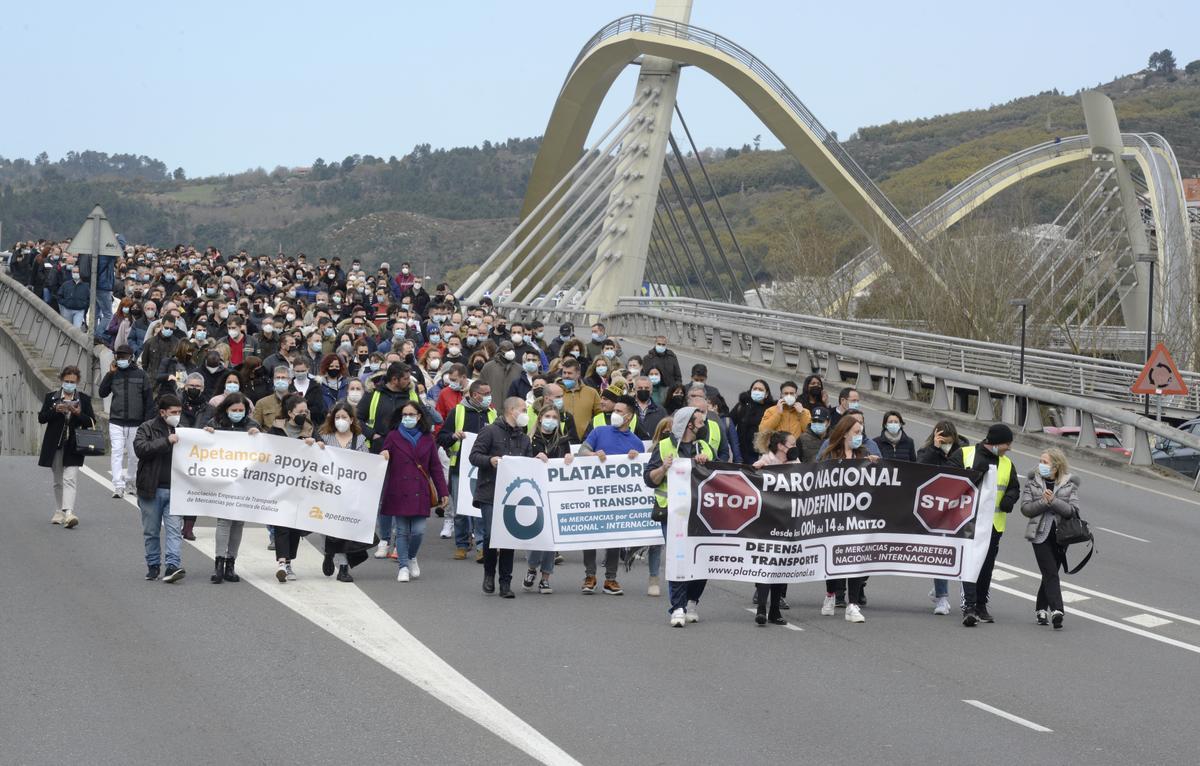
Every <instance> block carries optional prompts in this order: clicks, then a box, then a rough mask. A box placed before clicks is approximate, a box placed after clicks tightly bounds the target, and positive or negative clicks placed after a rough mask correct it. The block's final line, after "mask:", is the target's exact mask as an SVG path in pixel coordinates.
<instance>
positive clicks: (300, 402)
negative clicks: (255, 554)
mask: <svg viewBox="0 0 1200 766" xmlns="http://www.w3.org/2000/svg"><path fill="white" fill-rule="evenodd" d="M255 419H256V420H257V418H255ZM267 433H269V434H272V435H274V436H283V437H286V438H288V439H300V440H301V441H303V442H304V443H305V444H307V445H309V446H312V445H314V444H316V440H315V439H313V422H312V419H311V418H310V417H309V414H308V402H306V401H304V397H302V396H300V394H296V393H292V394H288V395H287V396H286V397H285V398H284V400H283V407H282V409H281V410H280V411H279V414H278V416H277V419H276V420H275V422H274V424H273V425H272V426H271V428H270V430H268V431H267ZM273 529H274V530H275V537H274V540H275V559H276V562H275V579H276V580H278V581H279V582H281V583H282V582H288V581H291V580H295V579H296V573H295V572H294V571H293V570H292V562H293V561H295V559H296V555H297V554H298V553H299V552H300V538H301V537H306V536H308V532H304V531H301V530H299V529H292V528H291V527H280V526H275V527H273Z"/></svg>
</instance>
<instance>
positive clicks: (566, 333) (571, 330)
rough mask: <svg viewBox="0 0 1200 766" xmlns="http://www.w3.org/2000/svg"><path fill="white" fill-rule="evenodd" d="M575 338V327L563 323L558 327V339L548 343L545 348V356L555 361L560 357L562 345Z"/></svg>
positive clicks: (568, 323)
mask: <svg viewBox="0 0 1200 766" xmlns="http://www.w3.org/2000/svg"><path fill="white" fill-rule="evenodd" d="M574 337H575V325H573V324H571V323H570V322H563V323H562V324H560V325H559V326H558V337H557V338H554V339H553V340H551V341H550V344H549V345H548V346H546V356H548V357H550V358H551V359H557V358H558V357H559V356H561V355H562V347H563V344H564V343H566V342H567V341H569V340H572V339H574Z"/></svg>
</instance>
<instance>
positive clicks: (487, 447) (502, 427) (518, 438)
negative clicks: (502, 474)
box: [469, 396, 542, 598]
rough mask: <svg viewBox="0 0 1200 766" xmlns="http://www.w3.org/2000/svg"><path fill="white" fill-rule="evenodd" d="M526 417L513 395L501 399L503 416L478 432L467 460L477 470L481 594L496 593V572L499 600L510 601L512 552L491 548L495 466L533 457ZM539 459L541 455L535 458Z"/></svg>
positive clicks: (523, 402) (522, 401)
mask: <svg viewBox="0 0 1200 766" xmlns="http://www.w3.org/2000/svg"><path fill="white" fill-rule="evenodd" d="M528 419H529V414H528V413H527V412H526V411H525V400H524V399H518V398H516V397H515V396H514V397H512V398H511V399H505V400H504V405H503V414H502V416H501V417H500V418H497V420H496V422H495V423H492V424H491V425H489V426H487V427H486V428H484V429H483V430H482V431H480V432H479V436H478V437H477V438H476V439H475V445H474V446H473V447H472V448H471V454H470V456H469V460H470V461H471V465H473V466H475V467H476V468H478V469H479V478H478V480H477V481H476V483H475V493H474V503H475V506H476V507H477V508H479V510H480V513H481V515H482V520H483V592H484V593H485V594H488V595H490V594H492V593H495V592H496V575H497V568H498V569H499V575H500V577H499V579H500V583H499V584H500V594H499V595H500V598H513V597H514V594H513V591H512V570H513V551H512V550H511V549H505V550H497V549H495V548H492V547H491V528H492V510H493V508H494V504H495V502H496V498H495V494H496V467H497V466H498V465H500V461H501V460H502V459H503V458H505V457H534V455H533V449H532V444H531V442H530V440H529V436H528V435H527V434H526V433H525V428H526V426H528V425H529V423H528V422H527V421H528ZM538 457H542V456H540V455H539V456H538Z"/></svg>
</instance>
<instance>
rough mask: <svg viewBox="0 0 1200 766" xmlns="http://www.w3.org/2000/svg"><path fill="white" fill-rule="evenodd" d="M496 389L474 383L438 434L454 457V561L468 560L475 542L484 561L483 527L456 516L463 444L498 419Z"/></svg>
mask: <svg viewBox="0 0 1200 766" xmlns="http://www.w3.org/2000/svg"><path fill="white" fill-rule="evenodd" d="M491 405H492V388H491V386H489V385H488V384H487V383H486V382H484V381H483V380H473V381H471V384H470V386H469V388H468V389H467V392H466V394H465V395H464V396H463V399H462V401H461V402H459V403H458V404H456V405H455V406H454V408H453V409H452V410H450V412H449V413H448V415H447V416H446V418H445V419H444V420H443V421H442V426H441V428H440V429H439V430H438V433H437V443H438V446H440V447H441V448H442V449H444V450H445V451H446V454H447V455H449V456H450V497H451V500H450V503H449V506H448V507H449V509H450V513H449V514H448V515H447V519H446V521H447V522H452V526H453V529H454V546H455V550H454V558H455V559H456V560H458V561H462V560H464V559H466V558H467V553H468V552H469V550H470V547H471V543H472V541H474V543H475V547H476V559H477V560H478V561H482V560H483V527H482V525H481V524H480V522H479V521H477V520H476V519H475V518H473V517H471V516H458V515H457V514H455V513H454V509H455V508H456V507H457V502H458V493H459V492H461V491H469V490H463V488H461V487H459V484H458V471H459V468H458V465H459V461H460V460H462V454H461V453H462V441H463V439H465V438H466V436H467V434H478V433H479V432H480V431H482V430H483V429H484V428H485V427H486V426H488V425H489V424H491V423H494V422H495V420H496V410H495V409H493V408H492V406H491Z"/></svg>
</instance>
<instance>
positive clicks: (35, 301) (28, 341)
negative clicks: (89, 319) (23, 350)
mask: <svg viewBox="0 0 1200 766" xmlns="http://www.w3.org/2000/svg"><path fill="white" fill-rule="evenodd" d="M0 321H3V322H4V323H5V324H6V325H8V329H9V330H10V331H11V332H12V333H14V334H15V335H16V336H17V339H19V340H20V341H21V342H22V343H24V344H25V345H26V346H27V347H28V348H29V349H30V350H31V352H36V354H37V357H36V359H37V361H38V363H39V366H40V368H41V371H42V374H43V375H44V376H45V377H46V378H47V380H48V381H50V382H51V383H53V381H56V380H57V379H58V373H59V372H60V371H61V370H62V368H64V367H66V366H68V365H74V366H76V367H78V368H79V371H80V381H79V386H80V389H81V390H82V391H85V392H87V393H89V394H92V395H93V396H94V395H95V393H96V389H97V387H99V385H100V362H99V358H98V357H97V356H96V354H95V352H94V350H93V348H94V346H93V344H92V339H91V338H90V337H89V335H88V333H86V332H84V331H83V330H80V329H78V328H76V327H75V326H73V325H72V324H71V323H70V322H68V321H67V320H66V319H64V318H63V317H62V316H61V315H60V314H59V313H58V312H56V311H55V310H54V309H52V308H50V306H49V305H47V304H46V302H45V301H43V300H42V299H41V296H39V295H35V294H34V293H33V291H32V290H30V289H29V288H28V287H26V286H24V285H22V284H21V283H20V282H18V281H17V280H15V279H13V278H12V277H11V276H10V275H8V274H5V273H3V272H0ZM31 361H32V360H31Z"/></svg>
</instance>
